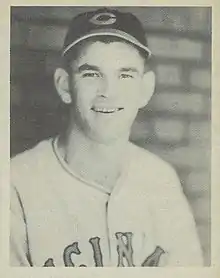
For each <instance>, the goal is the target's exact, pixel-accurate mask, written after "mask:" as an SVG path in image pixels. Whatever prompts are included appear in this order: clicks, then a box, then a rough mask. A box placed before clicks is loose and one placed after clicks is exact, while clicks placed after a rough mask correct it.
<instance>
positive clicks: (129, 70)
mask: <svg viewBox="0 0 220 278" xmlns="http://www.w3.org/2000/svg"><path fill="white" fill-rule="evenodd" d="M120 71H121V72H134V73H139V70H137V69H136V68H134V67H127V68H121V69H120Z"/></svg>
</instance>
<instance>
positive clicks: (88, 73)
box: [82, 71, 101, 78]
mask: <svg viewBox="0 0 220 278" xmlns="http://www.w3.org/2000/svg"><path fill="white" fill-rule="evenodd" d="M82 77H83V78H97V77H101V74H100V73H99V72H96V71H86V72H84V73H82Z"/></svg>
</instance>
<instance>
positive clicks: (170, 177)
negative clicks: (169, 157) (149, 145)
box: [129, 144, 182, 198]
mask: <svg viewBox="0 0 220 278" xmlns="http://www.w3.org/2000/svg"><path fill="white" fill-rule="evenodd" d="M129 171H130V175H132V176H134V178H133V179H135V180H133V182H134V183H135V184H138V185H139V187H141V188H142V189H140V190H143V191H146V192H148V193H149V194H152V196H153V195H154V194H156V195H157V197H159V195H160V192H163V194H162V196H163V198H165V197H166V196H169V197H170V196H171V195H172V194H174V195H175V196H176V195H182V186H181V184H180V180H179V177H178V175H177V173H176V171H175V169H174V168H173V167H172V166H171V165H170V164H169V163H168V162H166V161H164V160H163V159H162V158H160V157H159V156H157V155H155V154H153V153H151V152H150V151H148V150H146V149H143V148H141V147H138V146H136V145H134V144H131V160H130V169H129Z"/></svg>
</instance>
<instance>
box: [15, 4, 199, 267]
mask: <svg viewBox="0 0 220 278" xmlns="http://www.w3.org/2000/svg"><path fill="white" fill-rule="evenodd" d="M150 56H151V52H150V50H149V48H148V46H147V43H146V40H145V33H144V30H143V27H142V26H141V24H140V22H139V21H138V20H137V18H136V17H135V16H133V15H132V14H127V13H121V12H119V11H117V10H109V9H99V10H97V11H94V12H89V13H85V14H80V15H79V16H77V17H76V18H74V19H73V21H72V22H71V24H70V27H69V30H68V33H67V36H66V39H65V42H64V47H63V50H62V59H63V66H62V67H60V68H57V69H56V71H55V75H54V82H55V86H56V89H57V92H58V94H59V96H60V97H61V99H62V101H63V102H65V103H66V104H68V105H69V108H70V113H69V122H68V128H67V130H66V131H65V133H63V134H60V136H58V137H57V138H53V139H50V140H46V141H43V142H41V143H39V144H38V145H37V146H36V147H34V148H33V149H32V150H29V151H26V152H25V153H23V154H20V155H18V156H17V157H15V158H14V159H13V161H12V167H11V183H12V190H11V192H12V197H11V237H10V238H11V264H12V265H16V266H47V267H48V266H76V267H78V266H81V267H83V266H84V267H85V266H189V265H192V266H196V265H201V263H202V262H201V251H200V246H199V242H198V238H197V235H196V229H195V224H194V220H193V216H192V214H191V212H190V210H189V207H188V204H187V202H186V200H185V197H184V194H183V192H182V189H181V186H180V183H179V180H178V178H177V176H176V174H175V172H174V170H173V169H172V168H171V167H170V166H169V165H168V164H167V163H166V162H164V161H162V160H161V159H160V158H158V157H156V156H155V155H153V154H151V153H150V152H148V151H146V150H143V149H140V148H139V147H137V146H135V145H133V144H132V143H130V142H129V133H130V129H131V126H132V123H133V121H134V119H135V117H136V115H137V112H138V110H139V109H140V108H141V107H143V106H145V105H146V104H147V103H148V101H149V99H150V98H151V96H152V94H153V91H154V85H155V76H154V73H153V72H152V71H151V70H150V67H149V63H148V61H149V59H150Z"/></svg>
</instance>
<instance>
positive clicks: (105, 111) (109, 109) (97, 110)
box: [93, 107, 120, 113]
mask: <svg viewBox="0 0 220 278" xmlns="http://www.w3.org/2000/svg"><path fill="white" fill-rule="evenodd" d="M93 110H94V111H96V112H102V113H113V112H115V111H118V110H120V109H119V108H104V107H103V108H93Z"/></svg>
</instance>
